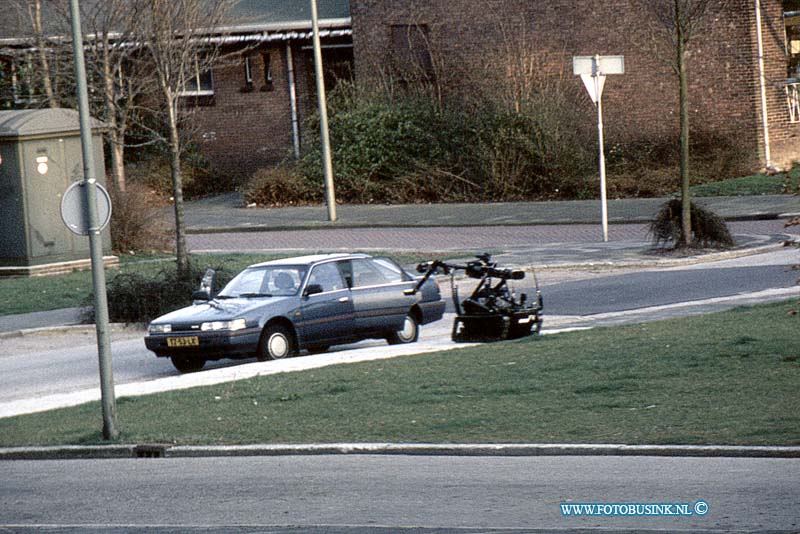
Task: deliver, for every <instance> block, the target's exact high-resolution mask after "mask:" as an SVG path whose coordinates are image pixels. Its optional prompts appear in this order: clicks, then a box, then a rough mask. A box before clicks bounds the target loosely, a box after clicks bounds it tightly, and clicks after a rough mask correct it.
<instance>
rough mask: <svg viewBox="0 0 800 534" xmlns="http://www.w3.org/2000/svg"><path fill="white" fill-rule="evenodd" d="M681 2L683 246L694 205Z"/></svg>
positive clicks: (688, 237) (678, 24) (687, 241)
mask: <svg viewBox="0 0 800 534" xmlns="http://www.w3.org/2000/svg"><path fill="white" fill-rule="evenodd" d="M684 17H685V13H683V12H682V6H681V2H680V0H675V22H676V25H675V26H676V30H677V45H678V46H677V49H678V50H677V52H678V57H677V60H678V65H677V66H678V83H679V84H680V96H679V100H680V103H679V108H680V129H681V227H682V229H683V243H681V245H683V246H689V245H691V243H692V204H691V196H690V194H689V75H688V73H687V71H686V41H687V37H688V36H687V35H686V33H685V28H684V26H683V24H684Z"/></svg>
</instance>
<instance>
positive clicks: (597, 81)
mask: <svg viewBox="0 0 800 534" xmlns="http://www.w3.org/2000/svg"><path fill="white" fill-rule="evenodd" d="M601 75H602V74H601V73H600V56H595V69H594V72H593V73H592V76H593V77H594V90H595V95H597V139H598V145H599V147H600V211H601V212H602V220H603V242H607V241H608V200H607V199H606V155H605V149H604V141H603V97H602V95H601V91H600V76H601Z"/></svg>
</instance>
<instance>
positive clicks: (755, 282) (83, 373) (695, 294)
mask: <svg viewBox="0 0 800 534" xmlns="http://www.w3.org/2000/svg"><path fill="white" fill-rule="evenodd" d="M791 254H795V253H794V252H793V251H783V252H778V253H772V254H765V255H761V256H755V257H748V258H742V259H737V260H729V261H725V262H719V263H716V264H713V265H705V266H703V265H698V266H695V267H693V268H673V269H665V270H650V271H646V272H629V273H624V274H610V273H607V272H606V273H602V274H592V273H589V274H586V273H584V274H583V275H582V276H583V278H582V279H579V280H571V281H570V280H566V281H564V280H563V279H559V277H558V276H556V277H555V278H552V276H553V275H552V274H546V273H545V274H543V280H542V291H543V294H544V297H545V312H546V314H545V332H547V331H552V330H553V329H558V328H565V327H571V326H572V327H575V326H580V327H586V326H594V325H604V324H617V323H621V322H632V321H641V320H652V319H655V318H662V317H674V316H680V315H687V314H691V313H698V312H707V311H713V310H717V309H725V308H729V307H732V306H734V305H736V304H737V303H739V302H740V297H739V296H736V295H740V294H742V293H752V292H757V291H761V290H764V289H770V288H779V289H780V291H782V292H783V293H782V296H783V298H786V295H787V294H793V289H792V288H793V287H794V283H795V280H796V278H797V272H796V271H791V269H790V266H789V265H788V263H787V262H788V261H790V258H792V256H791ZM525 282H529V279H526V280H525ZM462 285H463V283H462ZM442 286H443V288H446V287H447V284H446V283H443V284H442ZM464 289H465V288H462V293H461V294H462V296H464V295H465V293H466V292H465V291H464ZM798 294H799V295H800V291H798ZM727 296H734V297H733V298H731V299H727V300H724V301H723V302H713V301H712V302H708V301H705V302H708V303H707V304H704V305H703V306H693V305H691V304H690V305H678V306H670V305H674V304H676V303H685V302H686V301H696V300H704V299H714V298H718V297H727ZM764 298H767V299H769V298H774V297H771V296H767V297H764ZM448 306H449V308H450V309H452V304H451V303H450V302H448ZM642 308H644V309H645V311H643V312H641V313H640V312H634V313H629V312H626V310H639V309H642ZM450 325H451V319H445V320H442V321H439V322H437V323H434V324H432V325H426V326H424V327H423V328H422V329H421V339H420V342H419V343H417V344H414V345H411V346H407V350H408V348H410V349H411V350H410V351H411V352H413V351H415V350H425V349H427V350H440V349H443V348H448V347H451V346H453V344H452V343H451V342H450V340H449V334H450ZM143 335H144V333H143V332H142V331H138V330H132V331H121V332H117V333H115V334H114V335H113V337H112V339H113V343H112V354H113V358H114V378H115V383H116V384H117V385H118V386H120V385H125V384H132V383H137V382H143V381H152V380H155V379H159V378H168V377H176V375H177V374H178V373H177V371H175V369H174V368H173V367H172V365H171V363H170V362H169V360H168V359H163V358H156V357H155V356H154V355H153V354H152V353H150V352H149V351H147V350H146V349H145V348H144V343H143V340H142V337H143ZM3 346H4V351H3V353H2V354H0V403H3V402H5V403H8V402H11V401H19V400H21V399H37V398H42V397H46V396H52V395H58V394H63V393H71V392H75V391H86V390H92V389H96V388H98V387H99V384H98V370H97V356H96V354H97V352H96V341H95V337H94V333H93V332H92V331H85V332H78V333H69V334H64V333H56V334H50V335H43V336H32V337H25V338H10V339H4V340H3ZM354 349H355V350H354ZM359 349H360V350H361V353H364V352H367V353H375V351H376V349H377V350H379V351H381V352H385V351H389V350H392V349H390V347H388V346H387V345H386V343H385V342H383V341H380V340H374V341H367V342H362V343H360V344H356V345H352V346H347V347H334V348H333V349H331V351H330V352H331V353H334V354H341V355H343V358H348V357H360V356H361V353H359V352H358V350H359ZM315 358H316V357H315ZM305 359H306V358H300V360H305ZM245 362H254V360H245ZM298 363H300V362H298ZM303 363H305V362H303ZM239 365H241V362H239V361H231V360H222V361H220V362H209V363H208V364H207V369H213V368H221V367H231V366H239ZM261 365H274V364H271V363H268V364H261ZM9 409H11V408H9ZM15 410H17V408H14V409H13V410H12V412H10V413H19V412H18V411H15ZM0 413H3V412H2V410H0Z"/></svg>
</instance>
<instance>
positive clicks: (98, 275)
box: [69, 0, 119, 440]
mask: <svg viewBox="0 0 800 534" xmlns="http://www.w3.org/2000/svg"><path fill="white" fill-rule="evenodd" d="M69 7H70V17H71V18H72V52H73V55H74V56H75V80H76V81H77V85H78V112H79V117H80V125H81V148H82V150H83V181H84V184H85V186H86V187H84V188H83V189H84V191H85V192H86V197H85V204H84V206H85V211H86V223H87V224H86V227H87V229H88V232H89V250H90V253H91V259H92V283H93V286H94V287H93V289H94V316H95V324H96V327H97V352H98V359H99V361H100V397H101V404H102V408H103V439H105V440H110V439H114V438H116V437H117V436H119V431H118V430H117V402H116V399H115V395H114V374H113V370H112V365H111V342H110V340H109V335H108V300H107V298H106V275H105V271H104V267H103V239H102V236H101V235H100V231H101V229H100V224H99V223H98V217H97V189H96V185H97V179H96V177H95V172H94V150H93V147H92V125H91V118H90V117H89V93H88V91H87V89H86V65H85V62H84V58H83V37H82V35H81V16H80V11H79V9H78V0H70V6H69Z"/></svg>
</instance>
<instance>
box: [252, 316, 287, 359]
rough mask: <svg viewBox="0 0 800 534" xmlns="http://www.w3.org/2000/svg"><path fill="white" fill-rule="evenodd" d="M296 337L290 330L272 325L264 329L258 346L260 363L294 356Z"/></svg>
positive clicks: (257, 355)
mask: <svg viewBox="0 0 800 534" xmlns="http://www.w3.org/2000/svg"><path fill="white" fill-rule="evenodd" d="M294 351H295V347H294V337H293V336H292V333H291V332H290V331H289V329H288V328H286V327H285V326H282V325H277V324H276V325H272V326H268V327H267V328H265V329H264V333H263V334H261V341H260V342H259V344H258V353H257V354H256V357H257V358H258V360H259V361H262V362H264V361H267V360H282V359H283V358H287V357H289V356H291V355H292V354H294Z"/></svg>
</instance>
